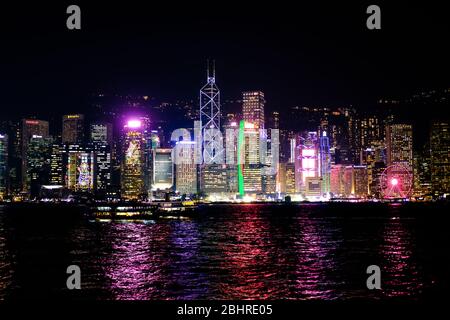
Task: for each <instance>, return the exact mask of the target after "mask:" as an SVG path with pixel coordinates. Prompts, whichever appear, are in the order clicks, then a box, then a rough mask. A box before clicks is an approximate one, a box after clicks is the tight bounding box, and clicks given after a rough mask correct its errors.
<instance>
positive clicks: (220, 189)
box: [201, 164, 229, 195]
mask: <svg viewBox="0 0 450 320" xmlns="http://www.w3.org/2000/svg"><path fill="white" fill-rule="evenodd" d="M227 174H228V168H227V165H225V164H216V165H208V166H204V167H203V169H202V177H201V178H202V181H201V186H202V189H201V191H203V192H204V193H206V194H207V195H214V194H225V193H228V190H229V184H228V181H227Z"/></svg>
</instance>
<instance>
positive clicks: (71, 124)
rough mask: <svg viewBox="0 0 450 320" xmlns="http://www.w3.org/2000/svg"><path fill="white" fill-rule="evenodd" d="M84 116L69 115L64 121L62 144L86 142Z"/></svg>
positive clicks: (65, 116) (64, 117)
mask: <svg viewBox="0 0 450 320" xmlns="http://www.w3.org/2000/svg"><path fill="white" fill-rule="evenodd" d="M83 140H84V115H82V114H67V115H64V116H63V120H62V142H63V143H72V144H76V143H83V142H84V141H83Z"/></svg>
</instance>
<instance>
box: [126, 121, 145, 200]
mask: <svg viewBox="0 0 450 320" xmlns="http://www.w3.org/2000/svg"><path fill="white" fill-rule="evenodd" d="M124 130H125V137H124V144H123V157H122V164H121V167H122V170H121V186H122V198H124V199H126V200H138V199H140V198H141V197H143V196H144V194H145V192H146V191H145V185H144V170H145V168H144V166H145V161H144V160H145V159H144V145H145V140H144V138H143V135H142V123H141V121H140V120H129V121H128V122H127V124H126V125H125V127H124Z"/></svg>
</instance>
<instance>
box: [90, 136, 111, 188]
mask: <svg viewBox="0 0 450 320" xmlns="http://www.w3.org/2000/svg"><path fill="white" fill-rule="evenodd" d="M111 179H112V168H111V147H110V146H109V145H107V144H105V145H101V144H98V145H95V146H94V189H95V191H96V193H97V194H98V195H104V194H105V193H106V192H107V191H108V190H109V189H110V187H111V183H112V181H111Z"/></svg>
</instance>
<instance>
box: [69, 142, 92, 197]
mask: <svg viewBox="0 0 450 320" xmlns="http://www.w3.org/2000/svg"><path fill="white" fill-rule="evenodd" d="M94 161H95V157H94V151H93V150H92V149H91V148H86V147H82V146H80V145H76V144H74V145H69V146H68V150H67V171H66V175H65V178H66V186H67V188H68V189H70V190H73V191H85V192H91V191H93V190H94Z"/></svg>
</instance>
